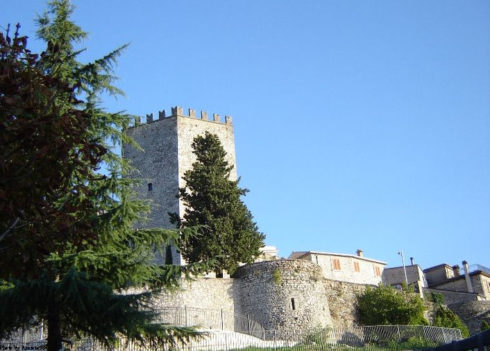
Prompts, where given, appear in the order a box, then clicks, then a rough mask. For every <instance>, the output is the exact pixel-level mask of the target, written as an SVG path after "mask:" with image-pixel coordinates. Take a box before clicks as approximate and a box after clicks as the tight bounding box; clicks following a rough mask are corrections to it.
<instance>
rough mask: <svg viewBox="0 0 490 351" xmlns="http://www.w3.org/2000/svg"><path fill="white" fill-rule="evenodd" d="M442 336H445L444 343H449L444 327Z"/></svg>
mask: <svg viewBox="0 0 490 351" xmlns="http://www.w3.org/2000/svg"><path fill="white" fill-rule="evenodd" d="M442 336H443V337H444V343H445V344H447V343H448V341H447V336H446V328H442Z"/></svg>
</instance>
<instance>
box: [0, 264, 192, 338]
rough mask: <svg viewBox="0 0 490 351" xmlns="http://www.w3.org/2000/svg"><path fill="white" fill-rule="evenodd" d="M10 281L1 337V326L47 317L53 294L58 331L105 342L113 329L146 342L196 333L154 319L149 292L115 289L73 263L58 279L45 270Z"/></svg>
mask: <svg viewBox="0 0 490 351" xmlns="http://www.w3.org/2000/svg"><path fill="white" fill-rule="evenodd" d="M13 284H14V287H13V288H12V289H8V290H7V291H5V293H3V294H2V296H1V301H2V303H1V304H0V315H1V316H12V317H11V318H2V319H0V338H1V337H5V336H6V335H8V334H5V332H7V331H8V330H12V327H19V328H20V327H23V326H25V325H28V322H29V321H33V319H32V316H33V315H34V316H36V317H37V318H40V319H44V320H48V315H47V314H48V311H49V310H50V306H49V305H50V304H51V303H52V301H53V300H54V303H55V304H56V306H57V309H58V312H59V322H60V326H61V329H62V330H61V334H62V335H71V336H77V337H80V336H84V335H91V336H93V337H95V338H97V339H98V340H99V341H102V342H103V343H104V344H105V345H106V346H110V345H113V344H114V343H115V342H116V341H117V334H118V333H120V334H122V335H125V336H127V337H128V338H130V339H132V340H134V341H138V342H140V343H144V342H145V338H146V339H147V340H146V341H148V342H150V343H157V342H159V341H160V342H163V341H168V340H169V339H170V340H171V341H172V342H175V341H186V340H188V338H189V337H191V336H194V335H196V334H197V333H196V332H195V331H193V330H191V329H190V328H175V327H174V328H173V329H172V328H168V327H163V328H162V326H161V325H159V324H156V323H154V322H153V320H154V319H155V317H156V315H155V313H154V312H151V311H150V310H149V306H148V305H147V304H148V301H149V298H150V296H151V294H150V293H142V294H114V293H113V291H112V289H111V287H110V286H108V285H107V284H103V283H99V282H95V281H90V280H88V279H87V275H86V274H84V273H79V272H77V271H76V270H74V269H72V270H70V271H68V272H67V273H66V274H64V275H63V279H62V280H60V281H53V280H52V279H50V277H49V276H46V275H45V276H41V277H39V278H38V279H36V280H29V281H13ZM46 297H50V298H46ZM76 316H83V317H82V318H79V317H76ZM80 319H83V321H81V320H80ZM170 336H172V338H170Z"/></svg>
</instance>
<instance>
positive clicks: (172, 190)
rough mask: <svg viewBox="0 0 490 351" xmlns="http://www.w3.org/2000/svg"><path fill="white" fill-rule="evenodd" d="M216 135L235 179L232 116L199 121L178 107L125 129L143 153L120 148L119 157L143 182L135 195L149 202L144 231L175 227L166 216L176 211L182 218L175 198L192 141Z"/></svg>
mask: <svg viewBox="0 0 490 351" xmlns="http://www.w3.org/2000/svg"><path fill="white" fill-rule="evenodd" d="M206 131H207V132H210V133H213V134H216V135H217V136H218V137H219V139H220V141H221V144H222V145H223V148H224V149H225V151H226V153H227V158H228V159H227V161H228V163H229V164H230V165H233V170H232V172H231V178H232V179H236V177H237V175H236V161H235V141H234V136H233V125H232V121H231V117H229V116H225V120H224V121H221V120H220V116H219V115H217V114H213V116H212V118H211V119H210V118H209V117H208V114H207V113H206V112H204V111H201V115H200V118H198V117H197V116H196V111H195V110H192V109H189V112H188V114H187V115H185V114H184V112H183V109H182V108H181V107H173V108H172V109H171V115H170V116H166V114H165V110H163V111H160V112H159V113H158V119H153V114H150V115H147V116H146V123H145V124H140V123H136V125H135V126H133V127H131V128H129V129H128V130H127V134H128V135H129V136H130V137H132V138H133V139H134V140H135V141H136V142H137V143H138V144H139V145H140V146H141V147H142V148H143V150H144V151H141V150H137V149H136V148H134V147H132V146H130V145H127V144H125V145H123V147H122V155H123V157H124V158H126V159H128V160H129V161H130V162H131V165H132V166H133V167H135V168H136V169H137V171H138V172H136V173H135V174H134V175H133V176H134V177H135V178H139V179H141V180H142V184H141V185H140V186H139V187H138V188H137V193H138V195H139V196H140V198H142V199H150V200H152V205H151V213H150V215H149V218H148V221H147V222H145V223H144V224H143V226H144V227H147V228H155V227H159V228H175V226H174V225H173V224H171V223H170V220H169V216H168V213H169V212H175V213H178V214H179V216H182V215H183V214H184V212H185V207H184V205H183V204H182V202H181V200H180V199H178V198H177V194H178V189H179V187H183V186H184V185H185V184H184V181H183V180H182V176H183V175H184V172H185V171H187V170H189V169H190V168H191V167H192V163H193V162H194V161H195V156H194V154H193V152H192V146H191V145H192V141H193V140H194V138H195V137H196V136H198V135H202V134H204V133H205V132H206ZM172 258H173V263H174V264H180V263H181V259H180V255H179V254H177V252H176V251H175V249H173V253H172Z"/></svg>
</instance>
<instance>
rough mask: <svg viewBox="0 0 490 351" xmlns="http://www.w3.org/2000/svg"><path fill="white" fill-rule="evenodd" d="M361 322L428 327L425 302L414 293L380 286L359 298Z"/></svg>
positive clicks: (369, 289) (368, 289)
mask: <svg viewBox="0 0 490 351" xmlns="http://www.w3.org/2000/svg"><path fill="white" fill-rule="evenodd" d="M358 305H359V321H360V323H361V324H363V325H389V324H400V325H427V324H428V323H427V320H426V319H425V318H424V310H425V306H424V302H423V300H422V299H421V298H420V297H418V296H417V295H415V294H413V293H409V292H406V291H400V290H396V289H394V288H393V287H391V286H385V285H379V286H378V287H376V288H369V287H368V288H367V289H366V291H365V292H364V293H363V294H362V295H360V296H359V297H358Z"/></svg>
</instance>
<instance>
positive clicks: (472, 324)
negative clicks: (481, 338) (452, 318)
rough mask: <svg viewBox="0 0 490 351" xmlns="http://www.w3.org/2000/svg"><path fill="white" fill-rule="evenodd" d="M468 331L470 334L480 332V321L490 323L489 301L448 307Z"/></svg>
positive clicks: (461, 303) (462, 303)
mask: <svg viewBox="0 0 490 351" xmlns="http://www.w3.org/2000/svg"><path fill="white" fill-rule="evenodd" d="M448 307H449V308H450V309H451V310H453V311H454V313H456V314H457V315H458V316H459V318H461V320H462V321H463V323H465V324H466V325H467V326H468V328H469V329H470V334H471V335H473V334H476V333H479V332H480V328H481V324H482V321H484V320H485V321H486V322H487V323H490V301H467V302H459V303H455V304H451V305H448Z"/></svg>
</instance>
